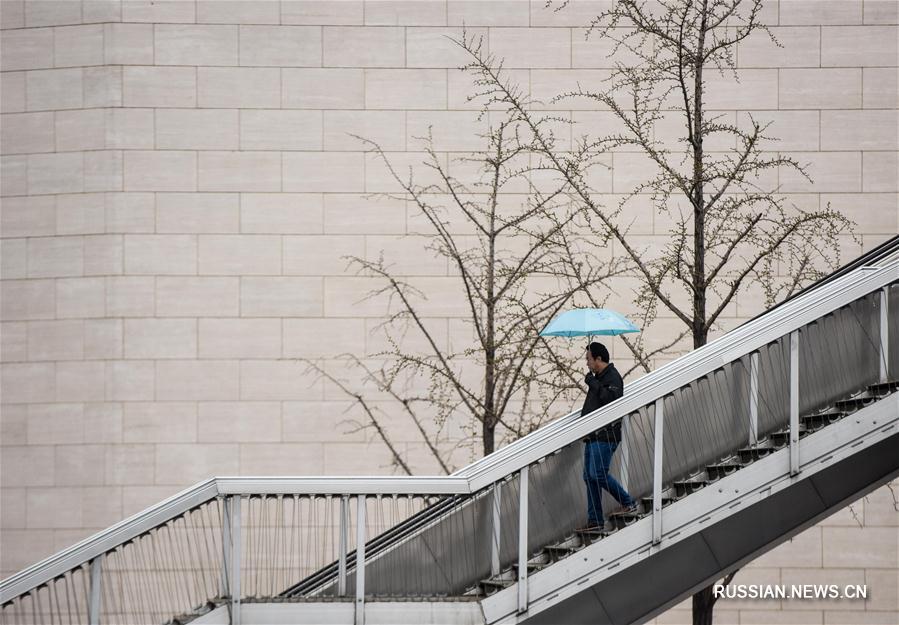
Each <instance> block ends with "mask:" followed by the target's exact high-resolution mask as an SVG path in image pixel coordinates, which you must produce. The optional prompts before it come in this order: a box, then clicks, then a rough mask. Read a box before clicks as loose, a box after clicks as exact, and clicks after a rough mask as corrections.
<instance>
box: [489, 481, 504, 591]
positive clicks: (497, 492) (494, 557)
mask: <svg viewBox="0 0 899 625" xmlns="http://www.w3.org/2000/svg"><path fill="white" fill-rule="evenodd" d="M502 484H503V483H502V482H501V481H500V482H496V483H495V484H494V485H493V492H492V495H491V497H490V502H491V511H492V513H493V514H492V515H491V522H490V575H491V576H493V575H498V574H499V553H500V540H502V537H501V534H500V503H501V501H502V495H503V492H502V488H503V486H502Z"/></svg>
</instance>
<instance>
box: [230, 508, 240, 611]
mask: <svg viewBox="0 0 899 625" xmlns="http://www.w3.org/2000/svg"><path fill="white" fill-rule="evenodd" d="M230 499H231V519H230V520H231V578H230V579H231V588H230V590H231V625H240V592H241V591H240V495H232V496H231V497H230Z"/></svg>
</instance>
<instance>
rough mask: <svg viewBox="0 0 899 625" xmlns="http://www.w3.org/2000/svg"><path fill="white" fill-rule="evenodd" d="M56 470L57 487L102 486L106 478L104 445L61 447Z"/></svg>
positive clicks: (58, 449) (57, 456)
mask: <svg viewBox="0 0 899 625" xmlns="http://www.w3.org/2000/svg"><path fill="white" fill-rule="evenodd" d="M54 469H55V480H54V482H55V485H56V486H69V487H84V486H87V485H90V486H100V485H102V484H103V483H104V481H105V478H106V453H105V449H104V448H103V446H102V445H59V446H57V447H56V464H55V467H54ZM72 490H76V488H72Z"/></svg>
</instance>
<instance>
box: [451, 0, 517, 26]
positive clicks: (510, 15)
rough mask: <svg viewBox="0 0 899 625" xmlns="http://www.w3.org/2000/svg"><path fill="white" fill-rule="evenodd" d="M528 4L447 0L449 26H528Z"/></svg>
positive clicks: (478, 0)
mask: <svg viewBox="0 0 899 625" xmlns="http://www.w3.org/2000/svg"><path fill="white" fill-rule="evenodd" d="M530 15H531V13H530V6H529V5H528V3H527V2H520V1H519V0H447V8H446V16H447V17H446V19H447V24H449V25H450V26H463V25H464V26H528V25H529V24H530Z"/></svg>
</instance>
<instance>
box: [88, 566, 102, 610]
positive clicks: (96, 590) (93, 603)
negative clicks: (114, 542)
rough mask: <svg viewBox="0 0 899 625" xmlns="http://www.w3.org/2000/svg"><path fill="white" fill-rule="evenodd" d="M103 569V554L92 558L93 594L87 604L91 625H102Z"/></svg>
mask: <svg viewBox="0 0 899 625" xmlns="http://www.w3.org/2000/svg"><path fill="white" fill-rule="evenodd" d="M102 569H103V556H102V555H99V556H97V557H96V558H94V559H93V560H91V594H90V602H89V603H88V605H87V622H88V623H89V624H90V625H100V608H101V606H102V603H101V602H102V600H103V599H102V595H101V594H100V584H101V583H102V582H101V573H102Z"/></svg>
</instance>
